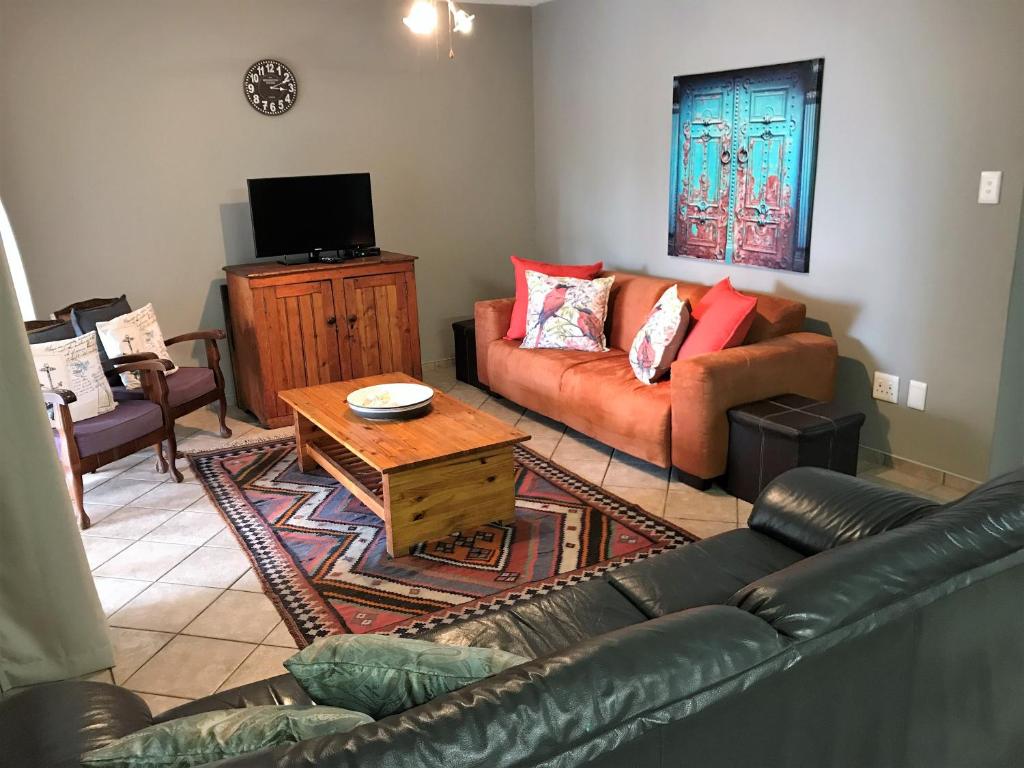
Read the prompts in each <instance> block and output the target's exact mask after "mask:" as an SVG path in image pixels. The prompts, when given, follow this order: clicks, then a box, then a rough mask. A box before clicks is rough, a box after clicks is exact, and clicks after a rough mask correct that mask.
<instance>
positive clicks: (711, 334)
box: [678, 278, 757, 360]
mask: <svg viewBox="0 0 1024 768" xmlns="http://www.w3.org/2000/svg"><path fill="white" fill-rule="evenodd" d="M756 308H757V299H756V298H755V297H753V296H745V295H744V294H742V293H740V292H739V291H737V290H735V289H734V288H733V287H732V283H730V282H729V278H725V279H724V280H722V281H721V282H720V283H718V284H717V285H716V286H715V287H714V288H712V289H711V290H710V291H708V293H707V294H706V295H705V296H704V298H703V299H701V301H700V303H699V304H698V305H697V306H696V307H694V308H693V319H694V320H695V321H696V322H695V323H693V324H692V325H693V327H692V328H690V332H689V333H688V334H687V336H686V340H685V341H684V342H683V346H682V347H680V348H679V357H678V359H679V360H686V359H687V358H690V357H696V356H697V355H703V354H707V353H708V352H720V351H721V350H723V349H729V348H730V347H737V346H739V345H740V344H742V343H743V341H744V339H746V337H747V331H749V330H750V326H751V324H752V323H753V322H754V313H755V310H756Z"/></svg>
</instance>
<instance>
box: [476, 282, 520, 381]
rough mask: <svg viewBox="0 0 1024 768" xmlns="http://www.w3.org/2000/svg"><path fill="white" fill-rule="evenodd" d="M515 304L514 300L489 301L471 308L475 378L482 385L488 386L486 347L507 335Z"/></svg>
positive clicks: (478, 303)
mask: <svg viewBox="0 0 1024 768" xmlns="http://www.w3.org/2000/svg"><path fill="white" fill-rule="evenodd" d="M515 303H516V300H515V299H491V300H489V301H478V302H477V303H476V304H475V305H474V306H473V319H474V320H475V321H476V376H477V378H478V379H480V382H481V383H482V384H484V385H490V381H488V376H487V347H488V346H489V345H490V343H491V342H492V341H497V340H499V339H501V338H503V337H504V336H505V334H506V333H508V325H509V323H510V322H511V321H512V307H513V305H514V304H515Z"/></svg>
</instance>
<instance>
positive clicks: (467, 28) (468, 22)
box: [453, 8, 476, 35]
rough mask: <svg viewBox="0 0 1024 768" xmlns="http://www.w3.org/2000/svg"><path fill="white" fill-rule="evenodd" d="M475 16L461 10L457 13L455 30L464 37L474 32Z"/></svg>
mask: <svg viewBox="0 0 1024 768" xmlns="http://www.w3.org/2000/svg"><path fill="white" fill-rule="evenodd" d="M474 18H476V17H475V16H473V15H471V14H468V13H466V12H465V11H464V10H462V9H461V8H459V9H458V10H457V11H455V26H454V27H453V29H454V30H455V31H456V32H461V33H462V34H464V35H468V34H469V33H470V32H472V31H473V19H474Z"/></svg>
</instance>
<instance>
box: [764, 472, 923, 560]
mask: <svg viewBox="0 0 1024 768" xmlns="http://www.w3.org/2000/svg"><path fill="white" fill-rule="evenodd" d="M938 507H939V504H936V503H935V502H933V501H929V500H928V499H924V498H921V497H920V496H915V495H914V494H912V493H907V492H905V491H899V490H896V489H894V488H887V487H885V486H882V485H878V484H877V483H872V482H869V481H867V480H861V479H859V478H856V477H850V476H849V475H844V474H841V473H839V472H830V471H829V470H827V469H818V468H812V467H801V468H800V469H792V470H790V471H789V472H786V473H784V474H782V475H780V476H779V477H777V478H775V480H773V481H772V482H771V483H769V484H768V487H766V488H765V489H764V490H763V491H762V492H761V495H760V496H758V498H757V501H755V502H754V509H753V511H752V512H751V514H750V522H749V523H748V525H749V526H750V528H752V529H753V530H755V531H759V532H760V533H763V534H765V535H767V536H771V537H772V538H773V539H775V540H776V541H779V542H781V543H783V544H785V545H786V546H787V547H790V548H791V549H795V550H796V551H797V552H801V553H802V554H805V555H813V554H816V553H818V552H823V551H824V550H826V549H832V548H833V547H837V546H839V545H840V544H848V543H850V542H851V541H857V540H859V539H863V538H865V537H867V536H873V535H875V534H876V533H882V532H884V531H888V530H890V529H892V528H898V527H900V526H901V525H905V524H906V523H909V522H912V521H914V520H917V519H919V518H921V517H923V516H924V515H927V514H928V513H929V512H932V511H934V510H936V509H938Z"/></svg>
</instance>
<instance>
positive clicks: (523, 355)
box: [487, 341, 642, 415]
mask: <svg viewBox="0 0 1024 768" xmlns="http://www.w3.org/2000/svg"><path fill="white" fill-rule="evenodd" d="M605 358H621V359H622V360H623V361H625V359H626V353H625V352H619V351H614V350H613V351H611V352H582V351H578V350H569V349H520V347H519V342H516V341H495V342H492V343H491V344H490V345H489V346H488V347H487V372H488V377H489V378H490V382H491V384H490V386H491V389H493V390H495V391H496V392H498V393H499V394H501V395H504V396H505V397H507V398H508V399H509V400H512V401H514V402H516V403H519V405H522V406H524V407H526V408H531V409H533V410H537V411H541V412H544V413H548V414H549V415H550V413H551V412H552V411H555V410H560V409H562V408H563V407H571V404H569V403H562V401H561V384H562V375H563V374H564V373H565V372H566V371H567V370H569V369H571V368H573V367H574V366H577V365H581V364H583V363H592V362H595V361H598V360H602V359H605ZM623 364H624V365H625V366H626V368H627V370H628V369H629V364H628V363H626V362H624V363H623ZM630 375H632V374H630ZM633 381H634V382H635V383H636V384H637V385H638V386H642V385H640V383H639V382H637V381H636V379H635V378H634V379H633Z"/></svg>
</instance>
